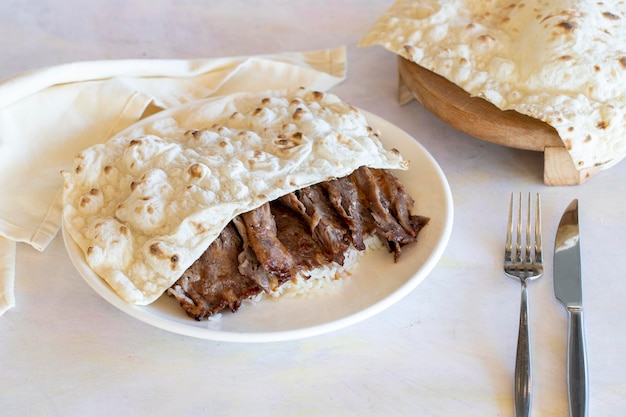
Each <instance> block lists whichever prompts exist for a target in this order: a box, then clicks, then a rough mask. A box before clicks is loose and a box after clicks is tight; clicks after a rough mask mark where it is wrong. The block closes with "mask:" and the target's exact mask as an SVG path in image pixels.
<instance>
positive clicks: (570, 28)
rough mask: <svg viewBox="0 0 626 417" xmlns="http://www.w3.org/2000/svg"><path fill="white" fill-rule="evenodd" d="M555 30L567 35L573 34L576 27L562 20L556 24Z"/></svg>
mask: <svg viewBox="0 0 626 417" xmlns="http://www.w3.org/2000/svg"><path fill="white" fill-rule="evenodd" d="M556 28H557V29H560V30H562V31H563V32H566V33H569V32H573V31H574V30H575V29H576V28H577V25H576V23H573V22H568V21H567V20H562V21H561V22H559V23H557V24H556Z"/></svg>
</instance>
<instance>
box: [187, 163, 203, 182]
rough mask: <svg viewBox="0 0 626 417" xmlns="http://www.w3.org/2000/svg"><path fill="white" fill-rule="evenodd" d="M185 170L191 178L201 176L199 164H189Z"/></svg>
mask: <svg viewBox="0 0 626 417" xmlns="http://www.w3.org/2000/svg"><path fill="white" fill-rule="evenodd" d="M187 172H188V173H189V176H190V177H192V178H200V177H202V172H203V170H202V166H201V165H200V164H197V163H196V164H193V165H191V166H190V167H189V168H188V169H187Z"/></svg>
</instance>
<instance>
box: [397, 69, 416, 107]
mask: <svg viewBox="0 0 626 417" xmlns="http://www.w3.org/2000/svg"><path fill="white" fill-rule="evenodd" d="M413 99H415V96H414V95H413V93H412V92H411V90H410V89H409V87H408V86H407V85H406V83H405V82H404V80H403V79H402V74H401V73H400V71H398V103H400V105H401V106H404V105H405V104H408V103H410V102H411V101H412V100H413Z"/></svg>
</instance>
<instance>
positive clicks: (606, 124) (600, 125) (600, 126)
mask: <svg viewBox="0 0 626 417" xmlns="http://www.w3.org/2000/svg"><path fill="white" fill-rule="evenodd" d="M609 124H610V123H609V122H608V121H606V120H600V121H599V122H598V123H597V124H596V127H597V128H598V129H603V130H604V129H606V128H607V127H609Z"/></svg>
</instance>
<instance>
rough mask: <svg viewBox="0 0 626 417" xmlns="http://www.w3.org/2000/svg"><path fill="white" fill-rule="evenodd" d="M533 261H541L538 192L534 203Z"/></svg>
mask: <svg viewBox="0 0 626 417" xmlns="http://www.w3.org/2000/svg"><path fill="white" fill-rule="evenodd" d="M535 262H537V263H542V262H543V259H542V248H541V199H540V197H539V193H537V204H536V205H535Z"/></svg>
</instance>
